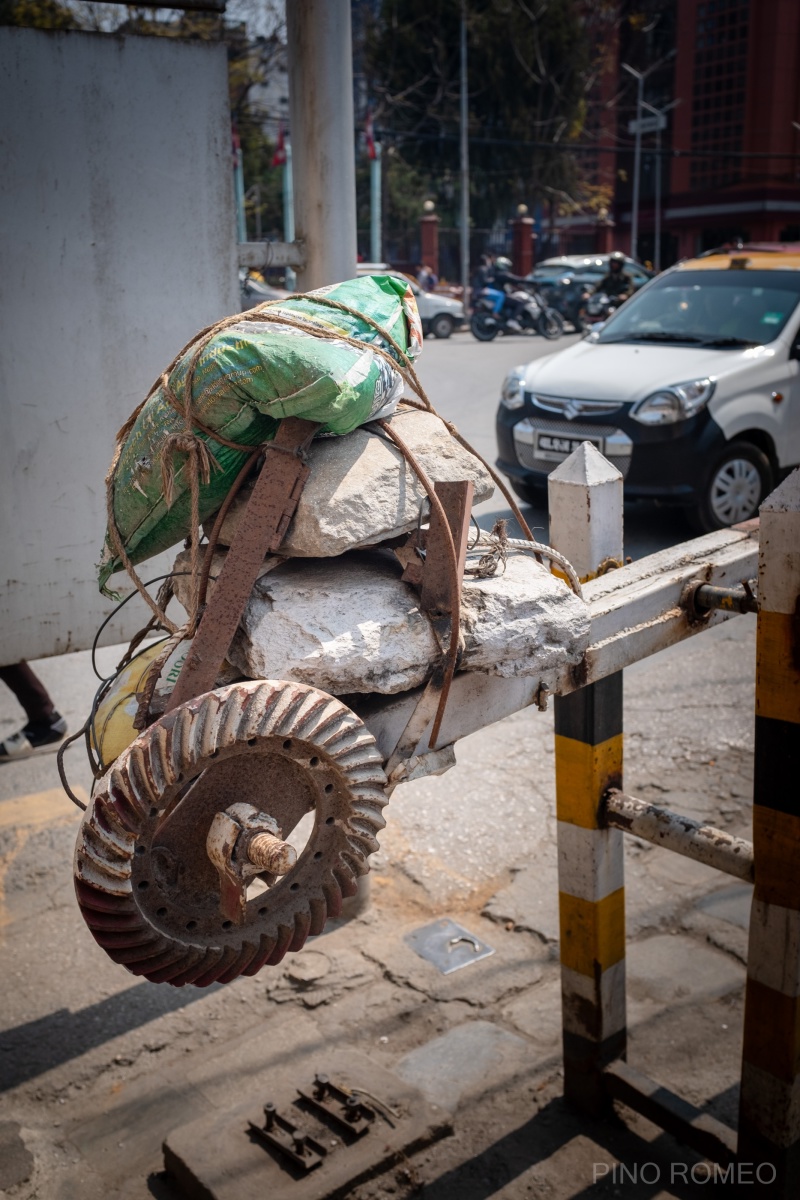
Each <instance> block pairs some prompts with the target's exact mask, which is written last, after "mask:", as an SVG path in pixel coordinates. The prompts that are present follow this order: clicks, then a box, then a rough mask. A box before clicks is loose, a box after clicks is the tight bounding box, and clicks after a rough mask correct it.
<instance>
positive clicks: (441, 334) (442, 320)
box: [431, 313, 456, 338]
mask: <svg viewBox="0 0 800 1200" xmlns="http://www.w3.org/2000/svg"><path fill="white" fill-rule="evenodd" d="M455 325H456V323H455V321H454V320H453V318H452V317H451V316H450V315H449V314H448V313H437V315H436V316H435V317H434V318H433V320H432V321H431V333H432V334H433V336H434V337H437V338H449V337H450V334H451V333H452V332H453V330H454V329H455Z"/></svg>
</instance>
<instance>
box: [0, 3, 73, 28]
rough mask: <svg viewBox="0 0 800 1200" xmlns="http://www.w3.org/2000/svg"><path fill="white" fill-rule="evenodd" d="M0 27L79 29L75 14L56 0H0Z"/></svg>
mask: <svg viewBox="0 0 800 1200" xmlns="http://www.w3.org/2000/svg"><path fill="white" fill-rule="evenodd" d="M0 25H18V26H21V27H23V28H25V29H56V30H58V29H81V28H82V25H81V21H80V19H79V18H78V16H77V14H76V13H74V12H73V11H72V10H71V9H70V8H67V6H66V5H65V4H59V2H58V0H0Z"/></svg>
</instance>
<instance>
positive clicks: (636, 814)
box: [602, 788, 754, 883]
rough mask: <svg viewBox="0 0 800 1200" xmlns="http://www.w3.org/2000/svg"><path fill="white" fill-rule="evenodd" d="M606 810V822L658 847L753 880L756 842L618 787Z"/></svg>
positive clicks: (607, 800) (611, 793) (611, 791)
mask: <svg viewBox="0 0 800 1200" xmlns="http://www.w3.org/2000/svg"><path fill="white" fill-rule="evenodd" d="M602 813H603V816H604V817H605V821H606V824H607V825H611V826H612V827H613V828H615V829H621V830H623V832H624V833H631V834H633V835H634V837H638V838H642V839H643V841H645V842H650V843H652V845H654V846H663V847H664V848H665V849H666V850H674V851H675V853H676V854H683V855H684V856H685V857H686V858H693V859H694V860H695V862H699V863H704V864H705V866H707V867H715V868H716V870H718V871H724V872H725V873H726V874H727V875H735V876H736V878H737V879H743V880H745V882H746V883H752V882H753V879H754V870H753V843H752V842H748V841H745V839H744V838H738V837H732V836H731V834H729V833H723V831H722V830H721V829H714V828H713V826H711V825H702V824H701V823H700V822H699V821H693V820H692V819H691V818H690V817H682V816H679V815H678V813H674V812H670V810H669V809H667V808H659V807H658V805H656V804H648V803H647V801H646V800H638V799H637V798H636V797H635V796H628V795H626V794H625V792H621V791H620V790H619V789H618V788H610V789H609V791H607V792H606V794H605V796H604V798H603V808H602Z"/></svg>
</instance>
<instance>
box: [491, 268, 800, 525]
mask: <svg viewBox="0 0 800 1200" xmlns="http://www.w3.org/2000/svg"><path fill="white" fill-rule="evenodd" d="M799 359H800V254H783V253H769V252H752V253H748V252H747V251H745V252H740V251H732V252H730V253H724V254H722V253H720V254H713V255H710V256H708V257H704V258H698V259H691V260H689V261H686V262H683V263H680V264H679V265H678V266H677V267H673V268H672V269H671V270H669V271H665V272H664V273H663V274H662V275H659V276H657V277H656V278H655V279H653V280H651V282H650V283H648V284H647V285H646V286H645V287H644V288H642V290H641V291H639V292H637V293H636V294H635V295H634V296H632V297H631V299H630V300H628V301H626V303H625V304H623V305H622V306H621V308H619V309H618V311H617V312H616V313H615V314H614V316H612V317H611V318H610V319H609V320H608V321H606V323H605V324H604V325H603V326H602V327H601V328H600V329H599V330H595V331H594V332H592V333H591V334H590V335H589V336H588V337H586V338H584V339H583V340H582V341H581V342H578V343H577V344H575V345H572V346H570V347H569V348H568V349H566V350H562V351H560V352H558V353H556V354H553V355H550V356H549V357H547V358H542V359H538V360H537V361H535V362H532V363H528V364H527V365H526V366H522V367H517V368H515V369H514V370H513V371H512V372H511V373H510V374H509V375H508V377H507V378H506V380H505V383H504V385H503V390H502V396H501V400H500V406H499V409H498V414H497V441H498V451H499V457H498V464H497V465H498V467H499V468H500V470H501V471H503V473H504V474H506V475H507V476H508V477H509V479H510V481H511V484H512V486H513V487H514V490H515V491H516V492H517V494H518V495H519V496H520V497H521V498H522V499H523V500H527V501H533V500H534V499H539V498H540V496H539V495H538V494H537V492H538V490H539V489H541V488H543V487H545V486H546V483H547V476H548V474H549V472H550V471H551V470H552V469H553V467H554V466H555V465H556V464H557V463H559V462H561V461H562V460H563V459H564V458H566V457H567V455H569V454H570V453H571V452H572V451H573V450H574V449H575V448H576V447H577V446H579V445H580V443H581V442H583V441H590V442H592V443H593V444H594V445H595V446H597V448H598V449H599V450H600V451H601V452H602V453H603V454H604V455H605V456H606V458H608V459H609V460H610V461H611V462H612V463H614V464H615V465H616V466H617V467H618V468H619V470H620V471H621V472H622V475H623V477H624V480H625V495H626V496H627V497H629V498H643V499H651V500H656V501H659V502H661V503H669V504H676V505H682V506H684V507H685V508H686V510H687V513H688V515H689V517H690V520H691V521H692V523H693V525H694V526H695V528H698V529H700V530H702V531H706V530H712V529H719V528H721V527H723V526H725V525H732V524H736V523H737V522H739V521H744V520H747V519H748V518H750V517H752V516H754V515H755V514H756V513H757V511H758V507H759V504H760V503H761V501H762V500H763V499H764V497H765V496H766V495H767V494H768V493H769V492H770V491H771V490H772V488H773V487H774V485H775V483H776V482H778V480H779V479H780V478H782V477H783V475H785V474H786V473H787V472H788V471H789V470H790V469H791V468H793V467H795V466H797V465H798V464H800V375H799V374H798V371H799V367H798V360H799Z"/></svg>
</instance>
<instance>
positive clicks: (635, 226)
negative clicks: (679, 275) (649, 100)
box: [622, 50, 675, 258]
mask: <svg viewBox="0 0 800 1200" xmlns="http://www.w3.org/2000/svg"><path fill="white" fill-rule="evenodd" d="M674 56H675V51H674V50H670V52H669V54H668V55H667V56H666V58H662V59H659V61H658V62H654V63H651V64H650V66H649V67H648V68H647V70H645V71H637V70H636V67H632V66H631V65H630V63H623V64H622V69H623V71H627V72H628V74H629V75H633V77H634V79H635V80H636V122H635V125H634V134H635V141H634V144H633V145H634V150H633V205H632V212H631V258H636V257H637V250H638V243H639V191H640V187H641V173H642V130H641V124H642V108H647V107H648V106H647V105H646V104H645V102H644V81H645V79H647V76H648V75H650V74H651V73H652V72H653V71H655V70H657V69H658V68H659V67H662V66H663V65H664V63H665V62H666V61H667V60H668V59H670V58H674Z"/></svg>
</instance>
